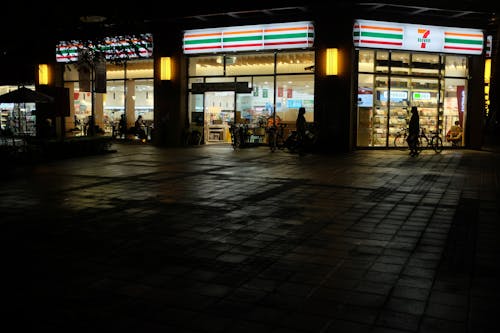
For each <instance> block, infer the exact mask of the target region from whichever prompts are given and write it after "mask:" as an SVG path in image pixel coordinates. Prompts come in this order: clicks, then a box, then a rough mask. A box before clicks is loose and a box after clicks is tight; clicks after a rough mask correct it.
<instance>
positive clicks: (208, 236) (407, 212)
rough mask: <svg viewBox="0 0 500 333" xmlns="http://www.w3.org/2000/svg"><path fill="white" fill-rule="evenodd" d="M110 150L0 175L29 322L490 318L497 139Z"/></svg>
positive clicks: (22, 321) (226, 328) (261, 328)
mask: <svg viewBox="0 0 500 333" xmlns="http://www.w3.org/2000/svg"><path fill="white" fill-rule="evenodd" d="M116 150H117V152H116V153H113V154H106V155H100V156H86V157H81V158H74V159H67V160H59V161H45V162H43V163H40V164H33V165H19V166H17V167H15V166H14V167H13V168H9V169H7V170H5V172H2V176H1V183H2V185H1V186H0V216H1V219H0V227H1V228H2V232H1V233H0V247H1V248H0V254H1V257H0V259H1V262H2V268H3V271H4V272H6V273H4V274H3V277H4V279H6V281H5V282H3V283H2V284H1V286H2V290H0V291H2V295H3V299H4V302H5V303H6V304H9V309H8V311H7V312H5V314H4V317H5V316H6V317H7V318H9V319H10V321H12V322H15V323H16V324H17V327H18V328H19V329H20V331H41V330H51V331H60V330H65V331H71V332H97V331H122V332H127V331H135V332H153V331H169V332H231V333H233V332H257V331H258V332H289V333H292V332H318V333H319V332H371V333H373V332H385V333H389V332H393V333H395V332H406V333H408V332H418V333H427V332H476V331H477V332H483V331H484V332H493V331H496V330H497V325H496V323H497V322H496V312H495V309H498V305H499V299H500V295H499V290H500V288H499V286H500V284H499V283H498V282H499V265H498V262H500V260H499V258H498V256H499V251H498V249H499V242H498V239H499V237H500V230H499V229H500V228H499V225H498V223H497V221H498V220H499V219H498V217H499V210H498V207H499V205H498V200H499V198H500V196H499V195H498V193H499V188H498V184H499V182H498V180H499V179H500V172H499V171H500V170H499V166H500V163H498V162H499V159H500V156H499V155H498V154H497V153H492V152H481V151H469V150H449V151H447V150H445V151H444V152H443V153H441V154H434V153H431V152H424V153H423V154H422V155H421V156H419V158H418V159H409V158H408V156H407V154H406V152H404V151H399V150H387V151H386V150H383V151H356V152H353V153H349V154H337V155H321V154H318V155H306V156H296V155H294V154H288V153H286V152H282V151H280V152H277V153H274V154H269V150H268V149H266V148H265V147H261V148H251V149H244V150H240V151H233V150H232V149H231V148H230V147H229V146H219V145H217V146H203V147H197V148H196V149H194V148H193V149H191V148H190V147H186V148H182V149H177V148H170V149H164V148H163V149H160V148H155V147H153V146H149V145H141V146H136V145H122V144H117V149H116ZM2 171H3V170H2ZM5 323H7V321H5ZM24 328H25V329H24ZM23 329H24V330H23Z"/></svg>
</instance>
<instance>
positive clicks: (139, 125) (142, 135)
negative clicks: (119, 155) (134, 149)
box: [134, 115, 146, 142]
mask: <svg viewBox="0 0 500 333" xmlns="http://www.w3.org/2000/svg"><path fill="white" fill-rule="evenodd" d="M134 128H135V135H137V137H139V139H140V140H141V141H142V142H146V131H145V130H144V120H142V115H139V116H138V117H137V119H136V121H135V125H134Z"/></svg>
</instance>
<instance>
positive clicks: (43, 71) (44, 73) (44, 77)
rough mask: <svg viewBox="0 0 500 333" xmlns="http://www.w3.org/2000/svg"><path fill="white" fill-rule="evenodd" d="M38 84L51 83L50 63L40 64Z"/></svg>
mask: <svg viewBox="0 0 500 333" xmlns="http://www.w3.org/2000/svg"><path fill="white" fill-rule="evenodd" d="M38 84H40V85H47V84H49V65H47V64H39V65H38Z"/></svg>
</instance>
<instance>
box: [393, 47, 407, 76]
mask: <svg viewBox="0 0 500 333" xmlns="http://www.w3.org/2000/svg"><path fill="white" fill-rule="evenodd" d="M409 71H410V54H409V53H408V52H392V53H391V73H392V74H402V75H408V72H409Z"/></svg>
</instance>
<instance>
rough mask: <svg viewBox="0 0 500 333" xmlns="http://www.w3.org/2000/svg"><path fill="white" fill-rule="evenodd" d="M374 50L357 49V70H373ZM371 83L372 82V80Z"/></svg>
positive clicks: (371, 71)
mask: <svg viewBox="0 0 500 333" xmlns="http://www.w3.org/2000/svg"><path fill="white" fill-rule="evenodd" d="M374 56H375V52H374V51H372V50H360V51H359V67H358V71H359V72H369V73H373V72H374V70H373V69H374V64H375V62H374V60H375V58H374ZM372 84H373V82H372Z"/></svg>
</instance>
